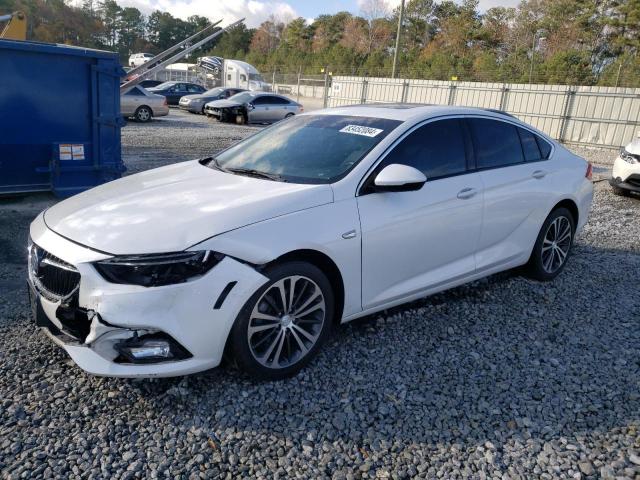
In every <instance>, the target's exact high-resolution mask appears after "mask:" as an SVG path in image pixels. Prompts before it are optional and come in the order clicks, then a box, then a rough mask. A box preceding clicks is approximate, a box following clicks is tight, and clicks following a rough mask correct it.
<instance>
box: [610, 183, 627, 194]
mask: <svg viewBox="0 0 640 480" xmlns="http://www.w3.org/2000/svg"><path fill="white" fill-rule="evenodd" d="M611 190H612V191H613V194H614V195H617V196H618V197H628V196H630V193H629V190H626V189H624V188H620V187H618V186H617V185H613V184H611Z"/></svg>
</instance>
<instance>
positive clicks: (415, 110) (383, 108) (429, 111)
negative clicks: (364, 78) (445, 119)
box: [309, 103, 519, 122]
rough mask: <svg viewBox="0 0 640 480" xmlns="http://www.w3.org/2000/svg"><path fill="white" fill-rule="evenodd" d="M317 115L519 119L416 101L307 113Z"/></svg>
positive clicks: (422, 118) (417, 119)
mask: <svg viewBox="0 0 640 480" xmlns="http://www.w3.org/2000/svg"><path fill="white" fill-rule="evenodd" d="M309 114H310V115H312V114H318V115H350V116H356V117H375V118H387V119H390V120H400V121H419V120H424V119H427V118H431V117H439V116H442V115H485V116H489V117H496V118H503V119H504V118H505V117H508V118H509V119H512V120H516V121H518V122H519V120H518V119H517V118H516V117H514V116H513V115H510V114H508V113H506V112H503V111H500V110H494V109H486V108H475V107H458V106H452V105H429V104H418V103H369V104H364V105H347V106H343V107H333V108H327V109H324V110H318V111H313V112H310V113H309Z"/></svg>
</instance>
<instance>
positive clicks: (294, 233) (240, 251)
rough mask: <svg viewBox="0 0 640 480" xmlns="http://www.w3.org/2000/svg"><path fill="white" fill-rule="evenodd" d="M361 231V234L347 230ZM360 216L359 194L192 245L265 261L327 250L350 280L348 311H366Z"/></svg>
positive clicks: (347, 285) (251, 260)
mask: <svg viewBox="0 0 640 480" xmlns="http://www.w3.org/2000/svg"><path fill="white" fill-rule="evenodd" d="M349 232H355V236H353V235H347V237H349V238H343V234H347V233H349ZM360 247H361V242H360V220H359V216H358V209H357V204H356V201H355V198H352V199H348V200H343V201H340V202H336V203H330V204H327V205H321V206H319V207H314V208H310V209H306V210H301V211H298V212H294V213H291V214H287V215H282V216H279V217H275V218H272V219H269V220H265V221H262V222H258V223H254V224H251V225H247V226H246V227H242V228H238V229H236V230H232V231H230V232H226V233H223V234H221V235H218V236H215V237H212V238H210V239H208V240H205V241H204V242H202V243H200V244H198V245H194V246H193V247H191V249H192V250H202V249H207V250H214V251H216V252H220V253H223V254H225V255H228V256H231V257H234V258H237V259H239V260H243V261H245V262H248V263H251V264H254V265H264V264H266V263H269V262H271V261H273V260H275V259H277V258H278V257H281V256H282V255H285V254H287V253H290V252H293V251H295V250H315V251H318V252H321V253H323V254H325V255H327V256H328V257H329V258H331V259H332V260H333V262H334V263H335V264H336V265H337V267H338V269H339V270H340V274H341V275H342V280H343V282H344V285H345V302H344V313H343V314H344V316H345V317H346V316H348V315H351V314H353V313H357V312H359V311H361V309H362V308H361V298H360V288H361V264H360V260H361V258H360Z"/></svg>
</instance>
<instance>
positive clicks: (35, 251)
mask: <svg viewBox="0 0 640 480" xmlns="http://www.w3.org/2000/svg"><path fill="white" fill-rule="evenodd" d="M29 277H30V278H31V281H32V282H33V285H34V286H35V288H36V289H37V290H38V292H39V293H40V294H42V295H43V296H45V297H46V298H48V299H49V300H54V301H57V300H63V299H66V298H68V297H70V296H71V295H72V294H73V293H74V292H75V291H76V290H77V289H78V287H79V286H80V273H79V272H78V270H77V269H76V268H75V267H74V266H73V265H71V264H70V263H67V262H65V261H64V260H61V259H60V258H58V257H56V256H55V255H52V254H51V253H49V252H47V251H46V250H44V249H43V248H40V247H39V246H38V245H36V244H35V243H33V244H32V245H31V248H30V250H29Z"/></svg>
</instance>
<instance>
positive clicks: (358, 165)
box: [29, 105, 593, 379]
mask: <svg viewBox="0 0 640 480" xmlns="http://www.w3.org/2000/svg"><path fill="white" fill-rule="evenodd" d="M592 196H593V185H592V183H591V165H590V164H588V163H587V162H586V161H585V160H584V159H582V158H580V157H578V156H576V155H574V154H573V153H571V152H570V151H569V150H567V149H566V148H565V147H563V146H562V145H560V144H559V143H557V142H555V141H553V140H551V139H550V138H548V137H547V136H546V135H544V134H543V133H541V132H539V131H537V130H535V129H533V128H532V127H530V126H528V125H526V124H524V123H522V122H520V121H518V120H517V119H515V118H513V117H511V116H508V115H506V114H502V113H496V112H493V111H485V110H480V109H471V108H460V107H436V106H409V105H386V106H380V105H377V106H376V105H371V106H353V107H344V108H336V109H327V110H322V111H317V112H313V113H308V114H304V115H296V116H295V117H292V118H290V119H287V120H284V121H282V122H279V123H277V124H275V125H274V126H272V127H270V128H266V129H264V130H261V131H260V132H259V133H257V134H255V135H253V136H252V137H249V138H247V139H245V140H243V141H241V142H240V143H238V144H236V145H234V146H232V147H230V148H228V149H227V150H225V151H223V152H222V153H219V154H218V155H217V156H216V157H214V158H205V159H202V160H194V161H192V162H185V163H178V164H175V165H170V166H166V167H162V168H157V169H155V170H149V171H146V172H143V173H139V174H137V175H131V176H129V177H125V178H122V179H120V180H116V181H114V182H111V183H108V184H105V185H102V186H99V187H97V188H94V189H92V190H89V191H87V192H84V193H81V194H79V195H76V196H74V197H71V198H69V199H67V200H64V201H62V202H60V203H58V204H56V205H54V206H53V207H51V208H49V209H48V210H46V211H44V212H43V213H41V214H40V215H38V217H37V218H36V219H35V220H34V221H33V223H32V224H31V229H30V245H29V283H30V285H31V299H32V309H33V312H34V315H35V318H36V323H37V325H39V326H41V327H42V328H43V330H45V331H46V332H47V333H48V334H49V336H50V337H51V338H52V339H53V340H54V341H55V342H57V343H58V344H60V345H61V346H62V347H63V348H64V349H65V350H66V351H67V352H68V353H69V355H70V356H71V358H72V359H73V360H74V361H75V362H76V363H77V364H78V365H79V366H80V367H82V368H83V369H85V370H86V371H88V372H91V373H93V374H97V375H109V376H120V377H145V376H172V375H183V374H188V373H193V372H197V371H200V370H205V369H208V368H211V367H215V366H217V365H218V364H219V363H220V361H221V359H222V355H223V353H224V352H227V353H228V354H229V355H230V356H231V357H233V358H234V359H235V362H236V363H237V364H238V365H239V367H240V368H241V369H243V370H244V371H246V372H248V373H249V374H251V375H254V376H256V377H258V378H268V379H277V378H283V377H286V376H289V375H293V374H295V373H296V372H297V371H299V370H300V369H301V368H302V367H303V366H304V365H305V364H306V363H307V362H308V361H309V360H310V359H311V358H312V357H313V356H314V355H315V354H316V353H317V352H318V350H319V349H320V347H321V346H322V344H323V343H324V342H325V340H326V339H327V337H328V335H329V333H330V331H331V329H332V328H333V327H334V326H335V325H336V324H340V323H342V322H348V321H350V320H353V319H355V318H358V317H362V316H364V315H369V314H372V313H374V312H378V311H381V310H384V309H387V308H390V307H393V306H395V305H398V304H401V303H404V302H408V301H412V300H415V299H418V298H421V297H424V296H427V295H430V294H433V293H436V292H439V291H442V290H445V289H448V288H451V287H455V286H457V285H461V284H463V283H466V282H470V281H472V280H475V279H478V278H481V277H485V276H487V275H491V274H493V273H496V272H499V271H502V270H507V269H512V268H514V267H520V266H525V267H526V268H525V271H526V272H527V274H528V275H529V276H531V277H532V278H535V279H538V280H552V279H553V278H555V277H556V276H557V275H558V274H559V273H560V272H561V271H562V270H563V268H564V267H565V265H566V262H567V258H568V257H569V254H570V251H571V246H572V243H573V238H574V236H575V234H576V232H578V231H579V230H580V229H581V228H582V227H583V226H584V224H585V223H586V221H587V218H588V216H589V209H590V206H591V201H592Z"/></svg>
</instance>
